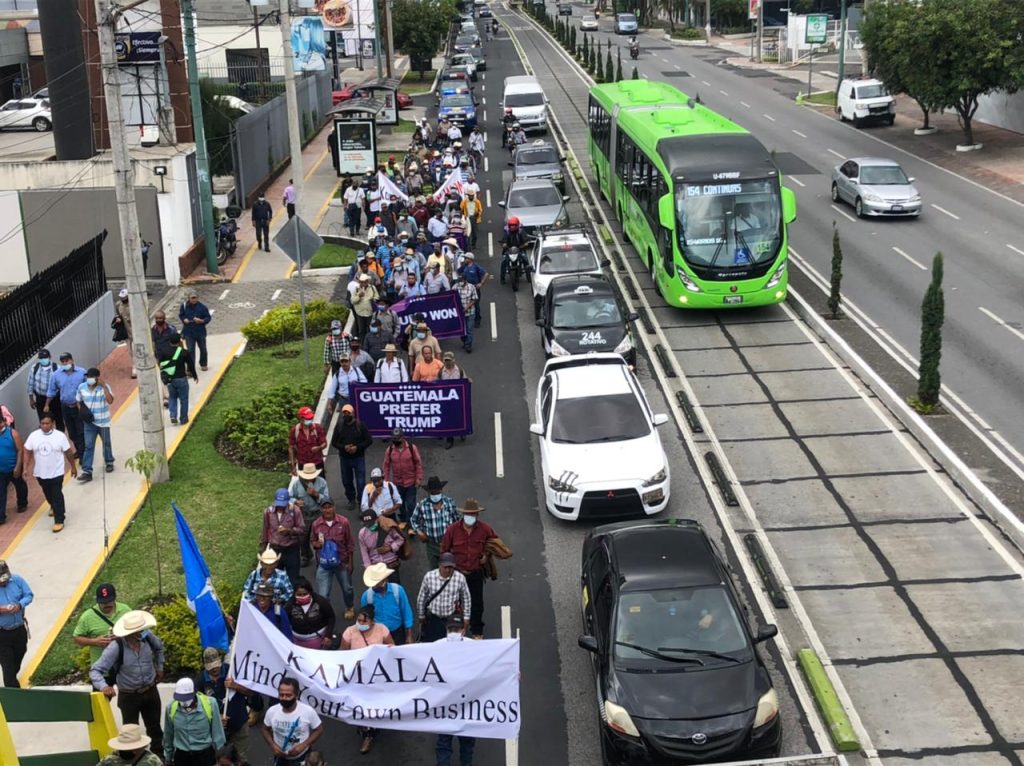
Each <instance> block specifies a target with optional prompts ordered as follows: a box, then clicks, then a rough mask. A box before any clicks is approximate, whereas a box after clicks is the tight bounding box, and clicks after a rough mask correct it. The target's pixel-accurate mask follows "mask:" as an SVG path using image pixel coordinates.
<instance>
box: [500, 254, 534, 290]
mask: <svg viewBox="0 0 1024 766" xmlns="http://www.w3.org/2000/svg"><path fill="white" fill-rule="evenodd" d="M505 258H506V259H507V260H508V265H507V266H506V267H505V274H506V276H507V277H508V278H509V279H510V280H511V281H512V292H516V293H517V292H519V280H520V278H521V277H523V276H527V277H528V275H529V266H527V263H526V255H525V254H523V253H522V252H520V251H519V248H518V247H510V248H509V249H508V251H507V252H506V253H505Z"/></svg>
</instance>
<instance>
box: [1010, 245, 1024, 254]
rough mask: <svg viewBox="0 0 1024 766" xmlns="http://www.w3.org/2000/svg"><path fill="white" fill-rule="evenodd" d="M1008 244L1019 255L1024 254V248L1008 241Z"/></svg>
mask: <svg viewBox="0 0 1024 766" xmlns="http://www.w3.org/2000/svg"><path fill="white" fill-rule="evenodd" d="M1006 246H1007V247H1008V248H1010V249H1011V250H1013V252H1015V253H1016V254H1017V255H1024V250H1021V249H1020V248H1019V247H1014V246H1013V245H1011V244H1010V243H1009V242H1007V243H1006Z"/></svg>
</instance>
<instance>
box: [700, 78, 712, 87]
mask: <svg viewBox="0 0 1024 766" xmlns="http://www.w3.org/2000/svg"><path fill="white" fill-rule="evenodd" d="M700 82H701V85H707V86H708V87H709V88H710V87H711V83H709V82H708V81H707V80H701V81H700Z"/></svg>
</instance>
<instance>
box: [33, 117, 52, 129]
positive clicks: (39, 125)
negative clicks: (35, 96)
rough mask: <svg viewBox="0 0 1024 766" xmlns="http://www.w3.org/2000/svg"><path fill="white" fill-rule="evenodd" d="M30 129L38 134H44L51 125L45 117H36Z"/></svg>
mask: <svg viewBox="0 0 1024 766" xmlns="http://www.w3.org/2000/svg"><path fill="white" fill-rule="evenodd" d="M32 127H33V128H35V129H36V130H37V131H39V132H40V133H45V132H46V131H48V130H49V129H50V127H51V125H50V121H49V120H48V119H46V118H45V117H36V118H35V119H34V120H32Z"/></svg>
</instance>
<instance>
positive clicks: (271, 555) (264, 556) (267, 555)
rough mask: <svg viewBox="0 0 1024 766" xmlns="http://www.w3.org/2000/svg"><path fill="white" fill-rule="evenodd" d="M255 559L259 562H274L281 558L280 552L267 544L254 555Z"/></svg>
mask: <svg viewBox="0 0 1024 766" xmlns="http://www.w3.org/2000/svg"><path fill="white" fill-rule="evenodd" d="M256 560H257V561H258V562H260V563H261V564H276V563H277V562H278V561H280V560H281V554H280V553H278V552H277V551H275V550H274V549H273V548H271V547H270V546H269V545H268V546H267V548H266V550H264V551H263V553H261V554H260V555H259V556H257V557H256Z"/></svg>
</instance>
